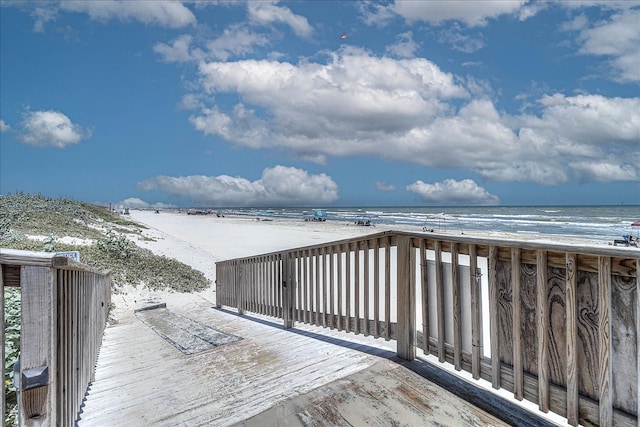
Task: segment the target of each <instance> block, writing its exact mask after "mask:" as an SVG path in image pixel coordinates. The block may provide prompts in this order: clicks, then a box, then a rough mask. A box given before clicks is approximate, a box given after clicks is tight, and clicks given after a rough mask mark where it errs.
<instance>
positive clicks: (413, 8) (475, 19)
mask: <svg viewBox="0 0 640 427" xmlns="http://www.w3.org/2000/svg"><path fill="white" fill-rule="evenodd" d="M526 3H527V0H522V1H511V0H501V1H482V0H478V1H467V0H448V1H414V0H396V2H395V11H396V13H397V14H399V15H400V16H402V17H403V18H404V19H406V20H407V21H408V22H416V21H425V22H429V23H432V24H440V23H442V22H445V21H461V22H464V23H465V24H466V25H468V26H470V27H473V26H483V25H486V24H487V22H488V20H489V19H491V18H496V17H498V16H500V15H505V14H517V13H518V12H519V11H520V9H521V8H522V6H523V5H524V4H526Z"/></svg>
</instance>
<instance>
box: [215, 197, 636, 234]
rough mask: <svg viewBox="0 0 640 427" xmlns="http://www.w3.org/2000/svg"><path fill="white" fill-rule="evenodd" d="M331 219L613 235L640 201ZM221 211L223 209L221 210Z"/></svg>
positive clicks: (390, 210) (282, 212)
mask: <svg viewBox="0 0 640 427" xmlns="http://www.w3.org/2000/svg"><path fill="white" fill-rule="evenodd" d="M314 209H323V208H322V207H314V208H273V209H264V208H260V209H249V208H238V209H227V210H224V211H223V212H228V213H233V214H236V215H250V216H256V217H280V218H290V219H300V220H301V221H303V220H304V218H305V215H308V214H309V213H312V212H313V210H314ZM323 210H325V211H326V212H327V220H328V221H343V222H355V221H357V220H360V219H364V220H370V221H371V223H372V224H374V225H376V226H393V225H394V224H401V225H403V226H415V227H416V230H420V231H422V229H423V228H424V227H427V228H428V229H433V230H434V231H447V232H454V231H458V230H459V231H460V232H464V231H465V230H480V231H506V232H510V233H544V234H549V235H560V236H568V237H583V238H584V237H586V238H591V239H595V240H603V241H612V240H613V239H620V238H621V237H622V236H623V235H628V234H631V235H633V236H637V235H638V234H639V233H640V227H632V226H631V223H632V222H634V221H638V220H640V205H618V206H478V207H413V206H412V207H358V206H354V207H340V208H324V209H323ZM218 211H219V210H218Z"/></svg>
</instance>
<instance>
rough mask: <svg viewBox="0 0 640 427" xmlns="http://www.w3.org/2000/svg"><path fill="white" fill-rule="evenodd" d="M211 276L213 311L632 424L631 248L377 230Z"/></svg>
mask: <svg viewBox="0 0 640 427" xmlns="http://www.w3.org/2000/svg"><path fill="white" fill-rule="evenodd" d="M216 271H217V273H216V276H217V277H216V279H217V280H216V282H217V302H216V303H217V305H218V306H223V305H226V306H231V307H236V308H237V309H238V310H239V312H241V313H242V312H244V311H251V312H255V313H259V314H263V315H268V316H273V317H277V318H282V319H284V324H285V326H286V327H291V326H293V324H294V322H296V321H297V322H303V323H310V324H314V325H319V326H324V327H329V328H335V329H338V330H342V331H345V332H353V333H355V334H364V335H373V336H374V337H382V338H385V339H387V340H389V339H392V340H396V341H397V348H398V350H397V352H398V355H399V356H401V357H403V358H405V359H409V360H411V359H414V358H415V357H416V347H418V348H421V349H422V350H423V351H424V352H425V353H426V354H433V355H435V356H437V357H438V360H439V361H440V362H442V363H445V362H447V363H451V364H452V365H453V366H454V367H455V369H457V370H464V371H468V372H470V373H471V375H472V377H473V378H474V379H479V378H483V379H486V380H488V381H490V382H491V384H492V386H493V387H494V388H495V389H506V390H509V391H511V392H513V394H514V397H515V398H516V399H519V400H522V399H526V400H529V401H532V402H534V403H537V404H538V406H539V409H540V410H541V411H543V412H547V411H552V412H554V413H557V414H560V415H562V416H565V417H567V420H568V423H569V424H571V425H577V424H578V423H582V424H587V425H589V424H592V425H602V426H609V425H620V426H635V425H637V422H638V406H639V404H638V388H639V386H638V382H639V377H638V371H639V370H640V367H639V364H640V358H639V356H638V355H639V347H640V343H639V337H638V330H639V329H640V325H639V323H640V321H639V320H638V318H639V315H638V313H639V312H640V308H639V307H640V296H639V293H638V287H639V286H638V282H639V279H638V277H639V276H640V274H639V273H640V251H638V250H637V249H623V248H613V247H605V246H603V247H582V246H569V245H555V244H539V243H533V242H522V241H519V242H516V241H506V240H495V239H480V238H472V237H465V236H462V237H461V236H448V235H436V234H431V233H430V234H429V235H425V234H413V233H403V232H385V233H380V234H375V235H371V236H367V237H361V238H353V239H348V240H343V241H339V242H333V243H327V244H323V245H316V246H309V247H304V248H298V249H293V250H289V251H283V252H278V253H271V254H265V255H259V256H254V257H247V258H242V259H235V260H229V261H223V262H218V263H216ZM418 324H420V325H421V327H417V325H418ZM487 331H488V332H487Z"/></svg>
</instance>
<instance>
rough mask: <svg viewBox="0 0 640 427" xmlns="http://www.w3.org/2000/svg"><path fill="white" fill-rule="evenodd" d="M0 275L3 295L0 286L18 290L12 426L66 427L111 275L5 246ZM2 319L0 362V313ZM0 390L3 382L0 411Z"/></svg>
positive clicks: (91, 361) (90, 363)
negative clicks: (15, 410) (18, 328)
mask: <svg viewBox="0 0 640 427" xmlns="http://www.w3.org/2000/svg"><path fill="white" fill-rule="evenodd" d="M0 273H1V274H0V280H1V282H0V284H1V285H2V286H1V287H2V289H3V292H2V295H3V296H4V287H19V288H20V292H21V331H20V361H19V368H18V369H17V370H15V374H16V376H17V380H18V381H17V382H16V385H17V388H18V410H19V412H18V418H19V423H20V425H21V426H30V425H38V426H40V425H51V426H55V425H59V426H72V425H74V424H75V421H76V420H77V418H78V413H79V411H80V407H81V404H82V401H83V399H84V396H85V393H86V391H87V387H88V385H89V384H90V382H91V381H92V379H93V373H94V368H95V364H96V360H97V356H98V350H99V348H100V343H101V342H102V336H103V332H104V328H105V325H106V322H107V316H108V306H109V302H110V299H111V275H110V273H109V272H97V271H94V270H92V269H91V268H90V267H88V266H86V265H84V264H81V263H79V262H76V261H74V260H72V259H70V258H66V257H57V256H55V255H54V254H52V253H46V252H30V251H16V250H9V249H0ZM3 296H2V297H0V298H1V299H0V307H1V308H2V311H3V313H4V300H3V298H4V297H3ZM2 319H3V328H2V330H3V332H2V342H3V346H2V352H3V359H4V341H5V336H4V315H2ZM4 386H5V384H4V381H3V390H2V408H3V413H4V408H5V401H4V396H5V389H4ZM2 425H3V426H4V415H3V417H2Z"/></svg>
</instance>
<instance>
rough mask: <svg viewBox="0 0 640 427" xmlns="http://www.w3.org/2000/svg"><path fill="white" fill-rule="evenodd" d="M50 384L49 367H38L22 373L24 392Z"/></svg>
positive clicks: (21, 380)
mask: <svg viewBox="0 0 640 427" xmlns="http://www.w3.org/2000/svg"><path fill="white" fill-rule="evenodd" d="M48 384H49V367H48V366H38V367H37V368H31V369H27V370H25V371H22V376H21V378H20V387H21V390H22V391H27V390H31V389H32V388H38V387H44V386H46V385H48Z"/></svg>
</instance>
